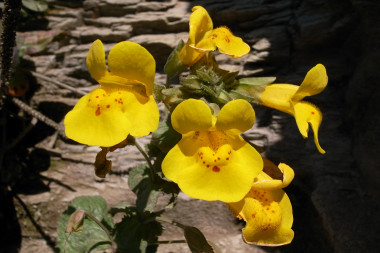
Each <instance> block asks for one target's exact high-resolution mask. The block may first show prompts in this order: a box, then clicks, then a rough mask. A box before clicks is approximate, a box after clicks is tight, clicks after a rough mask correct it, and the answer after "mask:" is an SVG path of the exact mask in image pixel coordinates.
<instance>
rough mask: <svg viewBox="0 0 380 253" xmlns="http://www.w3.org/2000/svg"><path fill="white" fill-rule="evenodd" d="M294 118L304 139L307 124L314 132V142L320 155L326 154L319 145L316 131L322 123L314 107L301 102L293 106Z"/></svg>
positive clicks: (317, 110) (307, 129)
mask: <svg viewBox="0 0 380 253" xmlns="http://www.w3.org/2000/svg"><path fill="white" fill-rule="evenodd" d="M294 117H295V118H296V122H297V126H298V129H299V131H300V133H301V134H302V136H303V137H304V138H306V137H307V136H308V132H309V123H310V125H311V128H312V129H313V132H314V142H315V145H316V146H317V149H318V151H319V152H320V153H321V154H324V153H326V152H325V151H324V150H323V149H322V148H321V146H320V145H319V140H318V129H319V126H320V125H321V122H322V113H321V111H320V110H319V109H318V107H316V106H315V105H312V104H310V103H307V102H304V101H301V102H298V103H296V104H295V105H294Z"/></svg>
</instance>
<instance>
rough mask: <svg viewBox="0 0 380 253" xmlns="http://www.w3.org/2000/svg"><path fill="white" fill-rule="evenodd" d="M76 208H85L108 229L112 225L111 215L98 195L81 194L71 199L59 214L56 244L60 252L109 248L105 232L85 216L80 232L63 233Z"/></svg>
mask: <svg viewBox="0 0 380 253" xmlns="http://www.w3.org/2000/svg"><path fill="white" fill-rule="evenodd" d="M76 210H85V211H86V212H88V213H91V214H92V215H93V216H94V217H96V218H97V219H98V220H99V221H101V222H102V224H103V225H104V226H106V227H108V228H109V229H111V228H112V227H113V221H112V217H111V215H110V214H109V213H108V212H107V203H106V201H105V200H104V199H103V198H102V197H99V196H83V197H78V198H76V199H74V200H73V202H72V203H71V204H70V205H69V207H68V208H67V210H66V211H65V212H64V213H63V214H61V216H60V219H59V223H58V238H57V246H58V248H59V249H60V250H61V251H62V252H66V253H78V252H89V251H90V250H91V252H103V251H104V250H105V249H107V248H110V240H109V238H108V235H107V234H106V232H104V231H103V229H101V228H100V227H99V226H98V225H97V224H96V223H95V222H94V221H92V220H91V219H89V218H88V217H86V218H85V219H84V222H83V231H82V232H81V233H75V234H69V233H65V229H66V225H67V223H68V221H69V217H70V215H71V214H72V213H74V212H75V211H76Z"/></svg>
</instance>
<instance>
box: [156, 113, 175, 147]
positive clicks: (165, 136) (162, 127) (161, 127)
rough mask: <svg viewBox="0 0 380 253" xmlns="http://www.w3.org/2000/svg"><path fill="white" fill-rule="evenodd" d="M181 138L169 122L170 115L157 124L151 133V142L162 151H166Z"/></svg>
mask: <svg viewBox="0 0 380 253" xmlns="http://www.w3.org/2000/svg"><path fill="white" fill-rule="evenodd" d="M181 138H182V135H181V134H180V133H178V132H177V131H175V130H174V129H173V127H172V124H171V119H170V115H169V116H168V117H167V118H166V120H165V121H163V122H160V123H159V124H158V128H157V130H156V131H155V132H153V134H152V144H154V145H156V146H157V147H158V148H159V149H160V150H161V151H162V152H164V153H168V152H169V150H171V149H172V148H173V147H174V146H175V145H176V144H177V143H178V142H179V141H180V140H181Z"/></svg>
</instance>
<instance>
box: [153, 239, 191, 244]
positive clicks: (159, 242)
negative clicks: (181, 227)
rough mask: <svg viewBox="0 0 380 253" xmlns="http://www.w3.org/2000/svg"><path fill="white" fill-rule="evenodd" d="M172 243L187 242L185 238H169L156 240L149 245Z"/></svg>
mask: <svg viewBox="0 0 380 253" xmlns="http://www.w3.org/2000/svg"><path fill="white" fill-rule="evenodd" d="M172 243H187V241H186V240H169V241H157V242H155V243H152V244H149V245H157V244H172Z"/></svg>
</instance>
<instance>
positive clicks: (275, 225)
mask: <svg viewBox="0 0 380 253" xmlns="http://www.w3.org/2000/svg"><path fill="white" fill-rule="evenodd" d="M267 166H275V165H274V164H273V163H272V162H270V161H269V160H265V159H264V171H265V170H266V167H267ZM278 169H280V170H281V171H282V173H283V179H282V180H281V179H273V178H271V177H270V176H269V175H268V174H266V173H265V172H261V173H260V174H259V175H258V176H257V177H256V178H255V181H254V183H253V186H252V188H251V190H250V191H249V192H248V194H247V195H246V196H245V197H244V199H242V200H240V201H239V202H236V203H228V204H227V205H228V207H229V208H230V210H231V211H232V212H233V213H234V215H235V216H236V217H238V218H239V219H244V220H245V221H246V226H245V228H243V239H244V241H245V242H246V243H248V244H255V245H261V246H279V245H284V244H289V243H290V242H291V241H292V240H293V237H294V232H293V230H292V229H291V227H292V224H293V213H292V205H291V203H290V200H289V198H288V196H287V195H286V193H285V192H284V191H283V190H281V188H284V187H286V186H287V185H288V184H289V183H290V182H291V181H292V180H293V177H294V171H293V170H292V169H291V168H290V167H289V166H288V165H286V164H284V163H280V164H279V165H278Z"/></svg>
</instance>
